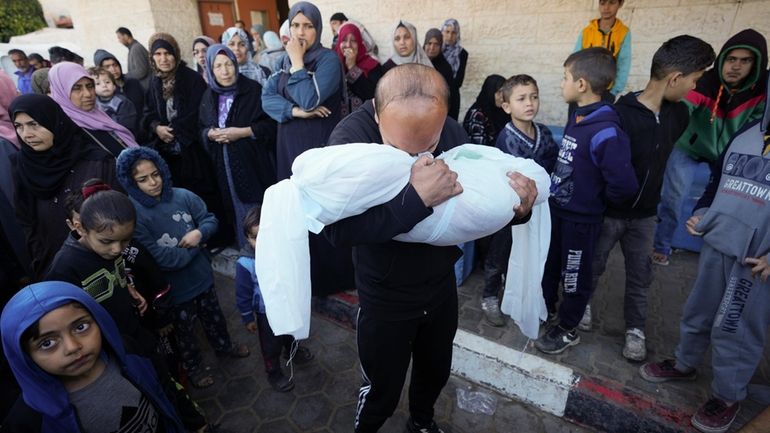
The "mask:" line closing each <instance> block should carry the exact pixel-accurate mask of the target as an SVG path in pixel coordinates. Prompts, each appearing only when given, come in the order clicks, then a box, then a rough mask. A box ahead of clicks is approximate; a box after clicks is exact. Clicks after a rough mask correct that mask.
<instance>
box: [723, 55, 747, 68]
mask: <svg viewBox="0 0 770 433" xmlns="http://www.w3.org/2000/svg"><path fill="white" fill-rule="evenodd" d="M735 62H740V63H741V65H743V66H746V65H751V64H753V63H754V57H735V56H729V57H727V58H726V59H725V63H729V64H731V65H732V64H734V63H735Z"/></svg>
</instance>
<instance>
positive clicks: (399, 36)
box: [382, 20, 433, 73]
mask: <svg viewBox="0 0 770 433" xmlns="http://www.w3.org/2000/svg"><path fill="white" fill-rule="evenodd" d="M405 63H419V64H421V65H425V66H430V67H431V68H432V67H433V63H431V61H430V59H429V58H428V55H427V54H425V51H424V50H423V49H422V47H421V46H420V44H419V43H417V29H416V28H415V27H414V25H412V24H410V23H408V22H406V21H404V20H401V21H399V22H398V24H397V25H396V28H395V29H393V55H392V56H391V57H390V59H389V60H388V61H387V62H385V64H384V65H382V69H383V70H384V72H386V73H387V72H388V71H389V70H391V69H393V68H395V67H396V66H398V65H403V64H405Z"/></svg>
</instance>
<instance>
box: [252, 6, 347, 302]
mask: <svg viewBox="0 0 770 433" xmlns="http://www.w3.org/2000/svg"><path fill="white" fill-rule="evenodd" d="M289 23H290V29H291V39H289V42H288V43H287V44H286V56H285V57H284V59H283V65H282V67H281V70H280V71H278V72H275V73H273V75H272V76H271V77H270V79H269V80H268V82H267V84H266V85H265V88H264V90H263V91H262V106H263V107H264V109H265V112H266V113H267V114H268V115H270V117H272V118H273V119H275V120H276V121H278V141H277V164H276V169H277V175H278V180H282V179H286V178H288V177H289V176H291V164H292V163H293V162H294V158H296V157H297V156H298V155H299V154H300V153H302V152H304V151H306V150H308V149H312V148H316V147H322V146H325V145H326V142H327V140H328V139H329V135H330V134H331V132H332V130H333V129H334V127H335V126H336V125H337V122H339V121H340V119H342V117H343V113H342V108H343V104H344V105H347V101H346V98H345V97H344V93H345V82H344V73H343V70H342V63H341V62H340V59H339V57H338V56H337V53H335V52H334V51H332V50H329V49H326V48H324V47H322V46H321V30H322V28H323V20H321V12H319V11H318V8H317V7H315V6H314V5H313V4H312V3H308V2H302V1H301V2H297V3H296V4H294V6H292V8H291V10H290V11H289ZM351 257H352V252H351V250H350V249H349V248H334V247H332V245H331V244H329V241H327V240H326V238H324V237H323V236H320V235H312V236H310V267H311V280H312V285H313V294H314V295H327V294H330V293H335V292H340V291H343V290H348V289H350V288H351V287H353V263H352V258H351Z"/></svg>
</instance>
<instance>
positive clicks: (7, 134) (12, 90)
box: [0, 71, 19, 149]
mask: <svg viewBox="0 0 770 433" xmlns="http://www.w3.org/2000/svg"><path fill="white" fill-rule="evenodd" d="M18 94H19V92H18V91H16V85H15V84H13V80H12V79H11V77H9V76H8V74H6V73H5V72H3V71H0V137H2V138H4V139H6V140H8V141H10V142H11V143H13V145H14V146H16V149H19V138H18V137H17V136H16V128H14V127H13V121H12V120H11V115H10V114H8V107H10V106H11V102H12V101H13V99H14V98H15V97H16V95H18Z"/></svg>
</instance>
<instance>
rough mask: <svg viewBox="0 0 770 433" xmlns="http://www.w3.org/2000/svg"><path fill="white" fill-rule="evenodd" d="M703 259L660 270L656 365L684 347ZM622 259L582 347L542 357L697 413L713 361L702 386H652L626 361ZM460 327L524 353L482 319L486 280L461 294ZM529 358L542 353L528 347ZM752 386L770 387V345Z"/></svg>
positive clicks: (747, 411) (616, 259)
mask: <svg viewBox="0 0 770 433" xmlns="http://www.w3.org/2000/svg"><path fill="white" fill-rule="evenodd" d="M697 261H698V255H697V254H694V253H691V252H687V251H683V250H682V251H679V252H677V253H676V254H674V255H673V256H672V260H671V265H670V266H668V267H660V266H655V267H654V268H655V273H656V275H655V282H654V283H653V285H652V287H651V288H650V293H649V306H648V323H647V346H648V352H649V357H648V359H651V360H659V359H663V358H668V357H673V353H674V349H675V347H676V344H677V342H678V341H679V321H680V319H681V316H682V306H683V305H684V302H685V300H686V298H687V295H688V294H689V292H690V290H691V288H692V283H693V281H694V279H695V275H696V271H697ZM624 275H625V274H624V272H623V262H622V255H621V254H620V249H619V248H616V249H615V250H614V251H613V252H612V254H611V256H610V261H609V263H608V265H607V271H606V272H605V274H604V275H603V276H602V278H601V279H600V281H599V286H598V288H597V292H596V294H595V296H594V301H593V302H592V305H593V307H592V308H593V311H594V331H593V332H582V333H581V344H579V345H578V346H576V347H573V348H571V349H569V350H568V351H566V352H564V353H562V354H561V355H557V356H551V355H545V354H540V356H543V357H544V358H547V359H550V360H555V361H558V362H560V363H562V364H565V365H567V366H569V367H572V368H574V369H576V370H577V371H579V372H580V373H583V374H586V375H588V376H593V377H599V378H604V379H608V380H612V381H615V382H618V383H620V384H621V385H622V386H624V387H626V388H627V389H631V390H634V391H637V392H640V393H643V394H646V395H651V396H655V397H656V398H657V400H658V401H659V402H660V404H661V405H665V406H668V407H674V408H685V409H686V408H689V409H690V410H691V411H695V410H696V409H697V407H698V406H699V405H700V404H702V403H703V402H704V401H706V399H708V397H709V387H710V381H711V366H710V356H707V358H706V360H705V362H704V366H703V367H702V368H700V369H699V373H700V375H699V377H698V379H697V381H695V382H694V383H693V382H688V383H666V384H658V385H656V384H652V383H649V382H646V381H644V380H643V379H642V378H641V377H639V374H638V367H639V364H636V363H631V362H628V361H627V360H626V359H625V358H623V356H622V355H621V350H622V348H623V344H624V332H625V325H624V322H623V319H622V315H623V291H624V287H625V276H624ZM459 291H460V327H461V328H463V329H465V330H467V331H469V332H473V333H476V334H479V335H482V336H485V337H487V338H489V339H492V340H495V341H498V342H500V343H502V344H505V345H506V346H509V347H513V348H515V349H518V350H521V349H522V348H524V346H525V344H527V339H526V337H524V336H523V335H522V334H521V333H520V332H519V331H518V328H516V326H515V325H514V324H513V323H512V322H510V321H509V323H508V324H507V325H506V326H505V327H502V328H495V327H492V326H489V325H488V324H487V323H486V322H485V321H484V320H483V319H482V317H483V316H482V312H481V307H480V305H479V302H480V301H479V297H480V295H481V292H482V279H481V275H479V274H478V272H477V273H475V274H474V275H472V276H471V278H469V279H468V281H466V282H465V283H464V284H463V285H462V286H461V287H460V289H459ZM526 351H527V352H529V353H539V352H537V349H535V348H534V347H533V346H532V343H531V342H529V343H528V344H527V349H526ZM753 382H755V383H758V384H765V385H770V344H767V345H766V350H765V357H764V360H763V362H762V363H761V365H760V367H759V369H758V371H757V374H756V375H755V377H754V380H753ZM760 407H761V406H760V405H758V404H757V403H754V402H751V401H747V402H746V404H744V407H743V410H742V411H741V414H740V415H739V419H738V421H737V422H736V423H735V426H736V427H737V426H740V425H742V424H743V423H745V422H746V421H747V420H748V419H750V417H751V416H753V415H754V414H756V413H757V412H758V410H759V409H760Z"/></svg>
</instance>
